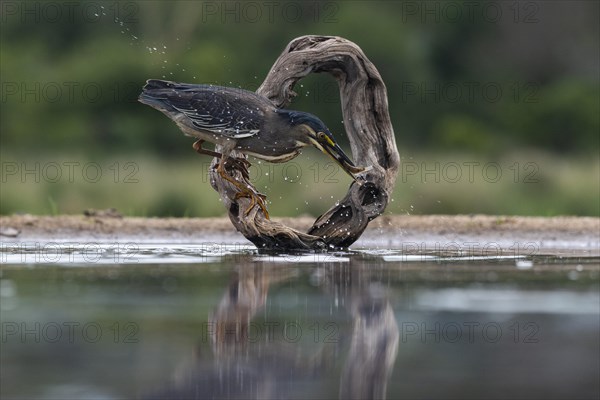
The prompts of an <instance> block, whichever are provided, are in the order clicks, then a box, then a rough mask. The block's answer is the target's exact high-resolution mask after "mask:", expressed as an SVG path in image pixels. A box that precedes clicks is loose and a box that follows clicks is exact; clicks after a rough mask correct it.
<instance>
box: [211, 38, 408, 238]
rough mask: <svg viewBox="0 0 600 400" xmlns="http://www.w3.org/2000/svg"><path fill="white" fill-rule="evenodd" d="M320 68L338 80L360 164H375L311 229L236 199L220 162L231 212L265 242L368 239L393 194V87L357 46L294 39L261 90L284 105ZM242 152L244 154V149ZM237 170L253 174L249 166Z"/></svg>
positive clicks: (219, 183) (217, 181)
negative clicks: (365, 233)
mask: <svg viewBox="0 0 600 400" xmlns="http://www.w3.org/2000/svg"><path fill="white" fill-rule="evenodd" d="M313 72H315V73H319V72H327V73H329V74H330V75H332V76H333V77H334V78H335V79H336V80H337V82H338V85H339V87H340V96H341V101H342V112H343V115H344V126H345V128H346V133H347V134H348V138H349V140H350V146H351V148H352V155H353V158H354V160H355V163H356V164H357V165H360V166H372V167H373V168H372V169H371V170H370V171H369V172H367V173H364V174H363V175H362V176H363V177H364V178H365V180H364V181H362V184H361V185H359V184H357V183H356V182H353V183H352V184H351V186H350V188H349V191H348V193H347V194H346V197H344V199H342V200H341V201H340V202H339V203H336V205H335V206H333V207H332V208H331V209H330V210H329V211H327V212H326V213H325V214H323V215H322V216H320V217H319V218H318V219H317V220H316V221H315V223H314V224H313V226H312V227H311V228H310V229H309V231H308V233H302V232H299V231H297V230H295V229H292V228H289V227H287V226H285V225H283V224H280V223H276V222H273V221H270V220H268V219H266V218H265V216H264V215H263V213H262V210H260V209H259V207H254V208H253V209H251V210H248V207H250V200H249V199H247V198H244V197H242V198H236V195H237V194H238V192H237V189H236V188H235V187H234V186H232V185H231V184H229V183H228V182H226V181H224V180H223V179H222V178H221V177H220V175H219V174H218V173H216V172H215V171H214V168H212V169H211V172H210V174H211V183H212V185H213V187H214V188H215V190H217V191H218V192H219V194H220V195H221V198H222V199H223V201H224V203H225V205H226V207H227V209H228V211H229V218H230V219H231V221H232V223H233V224H234V226H235V227H236V229H237V230H238V231H240V232H241V233H242V234H243V235H244V236H245V237H246V238H248V239H249V240H250V241H252V242H253V243H254V244H255V245H256V246H257V247H259V248H268V249H276V248H280V249H281V248H283V249H322V248H326V247H327V246H334V247H347V246H349V245H351V244H352V243H354V242H355V241H356V240H357V239H358V238H359V237H360V235H361V234H362V233H363V231H364V230H365V228H366V227H367V224H368V223H369V221H371V220H372V219H373V218H375V217H377V216H378V215H380V214H381V213H382V212H383V210H384V209H385V207H386V206H387V204H388V202H389V199H390V196H391V193H392V189H393V186H394V182H395V179H396V175H397V173H398V166H399V163H400V157H399V155H398V150H397V149H396V142H395V138H394V131H393V129H392V124H391V121H390V117H389V113H388V102H387V93H386V88H385V85H384V83H383V80H382V79H381V76H380V75H379V72H378V71H377V69H376V68H375V66H374V65H373V63H371V61H369V59H367V57H366V56H365V55H364V53H363V52H362V50H361V49H360V48H359V47H358V46H357V45H356V44H354V43H352V42H350V41H348V40H346V39H343V38H339V37H327V36H303V37H299V38H297V39H294V40H292V41H291V42H290V43H289V44H288V46H287V47H286V49H285V50H284V51H283V53H282V54H281V55H280V56H279V58H278V59H277V61H275V64H274V65H273V67H272V68H271V71H270V72H269V74H268V76H267V77H266V79H265V81H264V82H263V84H262V85H261V87H260V88H258V90H257V93H259V94H261V95H263V96H265V97H267V98H269V99H270V100H271V101H273V103H274V104H275V105H276V106H278V107H284V106H285V105H287V104H288V103H289V102H290V101H291V99H292V97H293V96H295V93H294V92H293V90H292V89H293V87H294V85H295V84H296V83H297V82H298V81H299V80H300V79H302V78H303V77H305V76H307V75H309V74H310V73H313ZM218 150H219V146H217V151H218ZM234 155H235V156H237V157H244V156H243V154H241V153H235V154H234ZM215 162H216V160H215V161H213V166H214V164H215ZM230 173H231V174H232V175H234V176H236V178H237V179H239V180H241V181H242V180H246V179H245V177H244V173H243V171H240V170H235V171H230ZM246 181H247V180H246ZM247 211H249V213H248V214H247Z"/></svg>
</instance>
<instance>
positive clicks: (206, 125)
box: [139, 79, 365, 218]
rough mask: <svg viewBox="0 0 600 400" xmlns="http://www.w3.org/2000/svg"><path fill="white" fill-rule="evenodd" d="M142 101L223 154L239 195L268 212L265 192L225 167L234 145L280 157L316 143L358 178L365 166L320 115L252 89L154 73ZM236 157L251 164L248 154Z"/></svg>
mask: <svg viewBox="0 0 600 400" xmlns="http://www.w3.org/2000/svg"><path fill="white" fill-rule="evenodd" d="M139 101H140V102H142V103H144V104H147V105H149V106H151V107H153V108H156V109H157V110H159V111H162V112H163V113H164V114H165V115H167V116H168V117H169V118H171V119H172V120H173V121H175V123H176V124H177V125H178V126H179V128H180V129H181V130H182V131H183V132H184V133H185V134H186V135H189V136H192V137H194V138H197V139H198V140H197V141H196V142H194V145H193V147H194V149H195V150H196V151H197V152H198V153H200V154H206V155H210V156H213V157H219V158H220V161H219V165H218V166H217V172H218V173H219V175H221V177H222V178H223V179H225V180H227V181H229V182H231V183H232V184H233V185H234V186H236V187H237V188H238V189H239V190H240V192H239V193H238V195H237V197H238V198H239V197H248V198H250V200H251V206H250V207H249V208H248V211H250V210H251V209H252V208H253V207H254V205H255V204H258V205H259V206H260V207H261V208H262V210H263V212H264V214H265V216H266V217H267V218H268V215H269V214H268V213H267V210H266V207H265V204H264V202H263V197H262V195H261V194H259V193H256V192H255V191H254V190H252V189H251V188H250V187H248V186H247V185H243V184H242V183H240V182H239V181H237V180H236V179H234V178H232V177H231V176H229V175H228V174H227V172H226V171H225V162H226V161H227V160H228V159H229V155H230V153H231V152H232V151H233V150H237V151H240V152H242V153H244V154H247V155H251V156H253V157H256V158H259V159H262V160H265V161H270V162H275V163H277V162H284V161H288V160H291V159H292V158H294V157H296V156H297V155H298V154H300V151H301V149H302V148H303V147H305V146H310V145H312V146H315V147H316V148H318V149H319V150H321V151H322V152H323V153H325V154H327V155H329V156H330V157H331V158H333V159H334V160H335V161H336V162H337V163H338V164H339V165H340V166H341V167H342V169H343V170H344V171H346V172H347V173H348V174H349V175H350V176H351V177H352V178H353V179H354V180H356V179H357V178H356V176H355V174H357V173H359V172H362V171H364V170H365V168H359V167H357V166H355V165H354V164H353V163H352V161H351V160H350V158H348V156H347V155H346V154H345V153H344V152H343V151H342V149H341V148H340V146H339V145H338V144H337V143H336V142H335V140H334V138H333V135H332V134H331V132H330V131H329V129H328V128H327V126H325V124H324V123H323V122H322V121H321V120H320V119H319V118H317V117H316V116H314V115H312V114H309V113H306V112H302V111H293V110H285V109H279V108H276V107H275V106H274V105H273V104H272V103H271V102H270V101H269V100H268V99H266V98H265V97H262V96H260V95H258V94H256V93H253V92H249V91H246V90H242V89H235V88H228V87H221V86H213V85H193V84H188V83H176V82H170V81H163V80H158V79H150V80H148V81H147V82H146V85H145V86H144V89H143V91H142V94H141V95H140V97H139ZM205 141H206V142H211V143H214V144H219V145H221V146H222V148H221V153H217V152H215V151H210V150H207V149H204V148H202V144H203V143H204V142H205ZM234 162H241V163H243V164H246V165H247V161H246V160H244V159H235V160H234Z"/></svg>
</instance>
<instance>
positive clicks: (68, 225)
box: [0, 215, 600, 255]
mask: <svg viewBox="0 0 600 400" xmlns="http://www.w3.org/2000/svg"><path fill="white" fill-rule="evenodd" d="M274 219H275V220H278V221H280V222H283V223H284V224H286V225H289V226H291V227H294V228H296V229H300V230H306V229H307V228H308V227H310V226H311V225H312V223H313V219H312V218H310V217H297V218H274ZM0 232H1V233H2V234H1V235H0V240H1V241H2V242H4V243H9V242H22V241H28V240H43V241H52V240H61V241H67V240H69V241H77V240H98V241H106V240H118V241H124V240H127V241H139V242H167V241H175V242H189V243H200V242H222V243H225V242H236V243H246V240H245V238H244V237H243V236H242V235H240V234H239V233H238V232H236V231H235V229H234V228H233V226H232V224H231V222H230V221H229V219H228V218H225V217H221V218H138V217H123V218H115V217H109V216H83V215H63V216H34V215H12V216H1V217H0ZM248 243H249V242H248ZM491 245H493V246H498V247H501V248H506V249H508V248H512V247H514V246H525V245H527V246H531V245H534V246H536V248H538V249H577V250H580V251H584V252H585V253H586V254H588V255H590V254H591V255H595V254H599V253H600V249H599V247H600V218H594V217H549V218H546V217H520V216H490V215H452V216H450V215H424V216H421V215H386V216H382V217H379V218H377V219H376V220H374V221H372V222H371V223H370V224H369V227H368V228H367V230H366V231H365V233H364V234H363V236H362V237H361V239H360V240H359V241H358V242H357V243H356V244H355V246H360V247H376V248H407V249H408V248H410V249H415V248H416V247H419V248H420V247H423V248H436V247H440V246H442V247H443V246H454V247H456V246H458V247H469V246H471V247H473V246H475V247H479V248H484V247H486V246H488V247H489V246H491Z"/></svg>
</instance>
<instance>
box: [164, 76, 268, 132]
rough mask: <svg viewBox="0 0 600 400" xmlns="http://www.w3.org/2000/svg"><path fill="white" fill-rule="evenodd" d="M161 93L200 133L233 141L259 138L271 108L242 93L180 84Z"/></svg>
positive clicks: (259, 99)
mask: <svg viewBox="0 0 600 400" xmlns="http://www.w3.org/2000/svg"><path fill="white" fill-rule="evenodd" d="M169 89H170V90H165V88H164V87H163V89H162V90H161V96H160V97H161V100H162V102H163V103H164V104H165V105H168V106H170V107H172V108H173V109H175V110H177V111H179V112H180V113H182V114H183V115H185V116H186V117H187V118H189V120H190V122H191V124H192V125H193V126H194V127H196V128H198V129H199V130H203V131H209V132H213V133H217V134H219V135H222V136H226V137H229V138H232V139H240V138H245V137H250V136H254V135H256V134H257V133H258V132H259V131H260V128H261V126H262V123H263V121H264V118H265V113H266V112H267V109H268V107H269V105H268V103H267V102H266V101H267V100H266V99H262V98H261V97H260V96H257V95H256V94H254V93H252V92H248V91H245V90H242V89H235V88H224V87H218V86H210V85H191V84H176V85H173V86H170V87H169Z"/></svg>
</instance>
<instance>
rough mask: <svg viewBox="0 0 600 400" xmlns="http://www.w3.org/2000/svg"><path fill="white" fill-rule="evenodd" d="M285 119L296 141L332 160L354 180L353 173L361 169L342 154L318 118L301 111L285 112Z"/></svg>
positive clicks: (331, 135)
mask: <svg viewBox="0 0 600 400" xmlns="http://www.w3.org/2000/svg"><path fill="white" fill-rule="evenodd" d="M285 118H287V119H288V123H289V124H290V127H291V130H292V132H293V135H294V136H295V137H296V140H298V141H299V142H301V143H303V144H304V145H312V146H315V147H316V148H317V149H319V150H321V151H322V152H323V153H325V154H327V155H328V156H329V157H331V158H333V159H334V160H335V161H336V162H337V163H338V164H339V165H340V166H341V167H342V169H343V170H344V171H346V173H348V175H350V176H351V177H352V178H353V179H356V177H355V176H354V174H355V173H358V172H361V171H363V168H359V167H357V166H356V165H354V163H353V162H352V160H350V158H349V157H348V156H347V155H346V153H344V151H343V150H342V148H341V147H340V146H339V145H338V144H337V143H336V141H335V139H334V137H333V134H332V133H331V132H330V131H329V129H328V128H327V126H325V124H324V123H323V121H321V120H320V119H319V118H317V117H316V116H314V115H312V114H309V113H306V112H302V111H286V112H285Z"/></svg>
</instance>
